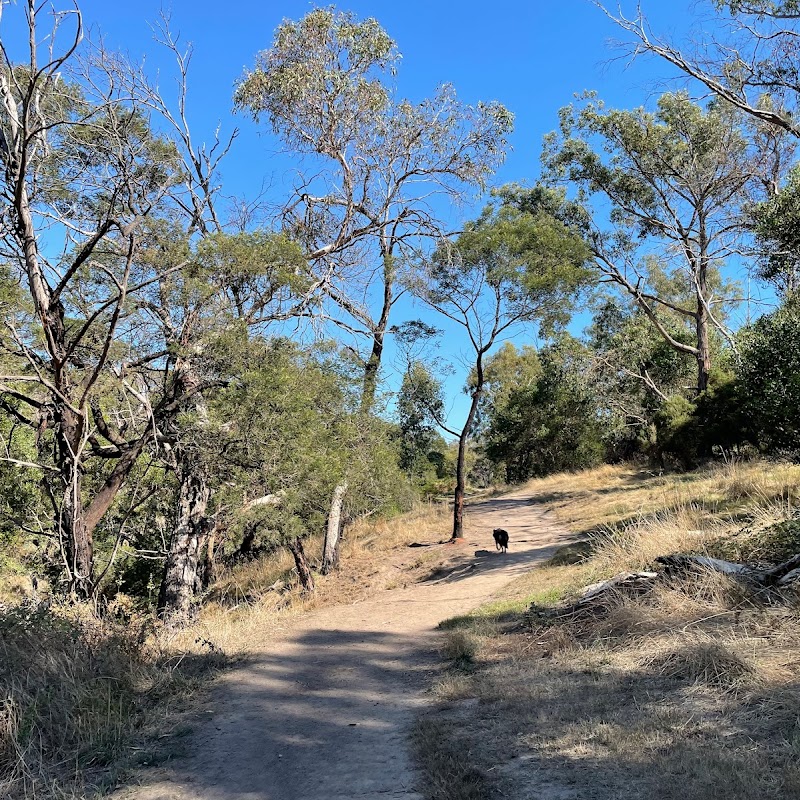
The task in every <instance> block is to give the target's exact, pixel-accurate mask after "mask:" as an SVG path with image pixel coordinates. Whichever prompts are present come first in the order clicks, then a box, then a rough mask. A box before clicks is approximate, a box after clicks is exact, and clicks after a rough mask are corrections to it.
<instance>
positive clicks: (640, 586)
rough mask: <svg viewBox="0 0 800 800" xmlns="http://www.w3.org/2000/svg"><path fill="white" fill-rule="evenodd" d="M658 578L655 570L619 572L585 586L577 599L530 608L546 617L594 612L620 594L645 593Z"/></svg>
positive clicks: (633, 594)
mask: <svg viewBox="0 0 800 800" xmlns="http://www.w3.org/2000/svg"><path fill="white" fill-rule="evenodd" d="M658 578H659V573H657V572H620V573H619V575H615V576H614V577H613V578H609V579H608V580H605V581H600V582H599V583H593V584H591V585H590V586H587V587H585V588H584V589H583V591H582V592H581V593H580V595H579V596H578V599H577V600H574V601H571V602H568V603H561V604H559V605H557V606H553V607H552V608H547V609H541V608H533V609H532V610H533V611H535V612H536V613H538V614H540V615H541V616H547V617H569V616H578V615H581V614H584V613H587V612H590V613H596V612H597V611H600V610H601V609H602V610H605V609H606V608H607V607H608V606H609V605H611V604H612V603H613V602H614V601H615V600H617V599H618V598H619V596H620V595H621V594H624V595H626V596H628V597H633V596H640V595H643V594H646V593H647V592H649V591H650V590H651V589H652V588H653V587H654V586H655V584H656V582H657V581H658Z"/></svg>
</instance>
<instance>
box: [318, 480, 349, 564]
mask: <svg viewBox="0 0 800 800" xmlns="http://www.w3.org/2000/svg"><path fill="white" fill-rule="evenodd" d="M346 493H347V481H345V482H344V483H340V484H339V485H338V486H337V487H336V488H335V489H334V490H333V499H332V500H331V510H330V513H329V514H328V527H327V528H326V530H325V546H324V548H323V551H322V568H321V569H320V572H321V573H322V574H323V575H327V574H328V573H329V572H330V571H331V570H332V569H335V568H336V565H337V564H338V563H339V541H340V539H341V535H342V528H343V527H344V518H343V517H342V505H343V504H344V496H345V494H346Z"/></svg>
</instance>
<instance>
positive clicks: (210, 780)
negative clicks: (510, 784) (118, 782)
mask: <svg viewBox="0 0 800 800" xmlns="http://www.w3.org/2000/svg"><path fill="white" fill-rule="evenodd" d="M465 523H466V524H465V528H466V531H465V542H464V544H463V545H457V546H451V545H442V547H452V553H453V558H451V559H450V560H449V562H448V565H447V569H446V570H445V571H444V572H443V573H442V574H441V575H440V576H439V577H438V578H436V579H433V580H428V581H425V582H422V583H416V584H414V585H413V586H408V587H407V588H404V589H393V590H383V591H379V592H377V593H376V594H374V595H372V596H370V597H369V598H368V599H366V600H362V601H360V602H357V603H354V604H352V605H339V606H333V607H329V608H325V609H321V610H318V611H314V612H311V613H309V614H308V615H306V616H305V617H302V618H300V619H299V620H298V621H297V623H296V624H293V625H292V628H291V630H290V631H289V632H286V633H282V634H281V635H280V637H279V638H277V639H276V640H275V641H273V642H272V643H271V645H270V646H269V647H268V648H266V649H265V650H264V651H263V652H259V653H256V654H254V655H253V656H252V657H251V658H250V659H249V660H248V662H247V663H246V664H244V665H243V666H241V667H239V668H237V669H234V670H232V671H231V672H229V673H227V674H226V675H225V676H224V677H223V678H222V679H221V680H220V681H219V682H218V683H217V685H216V687H215V688H214V690H213V691H212V692H211V696H210V698H209V701H208V706H207V707H208V709H209V710H208V711H207V712H206V713H205V714H204V716H205V717H206V719H204V720H203V721H202V722H200V723H199V724H198V725H197V726H196V728H195V730H194V733H193V735H192V738H191V740H190V742H189V745H188V754H187V755H186V756H185V757H183V758H180V759H177V760H175V761H173V762H171V763H169V764H168V765H167V766H165V767H160V768H154V769H151V770H149V771H146V772H144V773H143V774H142V775H140V776H139V780H140V784H139V785H138V786H136V787H131V788H129V789H127V790H125V791H124V792H123V793H122V794H121V795H118V798H119V800H123V798H124V799H125V800H362V799H366V798H374V799H375V800H422V795H421V794H419V793H418V792H417V787H416V777H417V776H416V774H415V772H414V768H413V766H412V763H411V759H410V755H409V748H408V733H409V730H410V728H411V725H412V723H413V720H414V718H415V715H416V713H417V712H418V711H419V709H420V708H421V706H422V705H423V704H424V702H425V698H424V690H425V688H426V687H427V686H428V685H429V683H430V678H431V673H432V672H433V671H434V670H435V668H436V646H437V637H436V632H435V629H436V626H437V625H438V623H439V622H441V621H442V620H444V619H447V618H448V617H452V616H454V615H457V614H463V613H466V612H467V611H469V610H471V609H473V608H475V607H476V606H478V605H480V604H481V603H484V602H486V601H487V600H490V599H491V598H492V597H493V596H494V595H496V594H497V593H498V591H499V590H500V589H502V587H503V586H504V585H505V584H507V583H508V582H509V581H510V580H512V579H513V578H515V577H516V576H518V575H520V574H522V573H524V572H526V571H527V570H529V569H530V568H531V566H533V565H534V564H535V563H537V562H539V561H541V560H543V559H545V558H547V557H548V556H549V555H550V554H551V553H552V552H553V550H554V549H555V548H557V547H559V546H560V545H562V544H564V543H565V542H567V541H569V540H570V538H571V534H570V533H568V532H567V531H565V530H563V529H561V528H559V527H558V526H557V525H556V524H555V523H554V522H552V521H551V520H550V519H549V518H548V517H547V516H546V515H545V514H544V513H543V512H542V510H541V509H540V508H538V507H537V506H535V505H532V504H531V502H530V498H529V496H528V495H527V494H525V493H521V492H517V493H514V494H508V495H504V496H502V497H497V498H493V499H490V500H486V501H483V502H478V503H474V504H471V505H469V506H468V507H467V510H466V516H465ZM494 527H503V528H506V529H507V530H508V531H509V533H510V535H511V544H510V547H509V552H508V553H507V554H505V555H502V554H500V553H497V552H496V551H495V550H494V543H493V540H492V536H491V531H492V528H494Z"/></svg>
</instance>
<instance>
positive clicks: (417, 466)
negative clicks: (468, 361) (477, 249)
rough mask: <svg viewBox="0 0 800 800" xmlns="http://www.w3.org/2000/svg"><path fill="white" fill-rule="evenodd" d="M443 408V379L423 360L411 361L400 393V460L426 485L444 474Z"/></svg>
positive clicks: (402, 464)
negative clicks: (422, 361) (429, 368)
mask: <svg viewBox="0 0 800 800" xmlns="http://www.w3.org/2000/svg"><path fill="white" fill-rule="evenodd" d="M443 412H444V401H443V399H442V397H441V386H440V385H439V383H438V382H437V381H436V380H435V379H434V378H433V376H432V375H431V374H430V371H429V370H428V369H427V367H426V366H425V365H424V364H423V363H421V362H414V363H412V364H410V365H409V367H408V369H407V371H406V374H405V375H404V376H403V384H402V386H401V387H400V393H399V395H398V397H397V416H398V423H399V431H398V433H399V439H400V441H399V445H400V462H399V463H400V468H401V469H403V470H404V471H405V472H406V473H407V474H408V475H410V476H411V477H412V478H414V479H415V480H417V481H418V482H420V484H421V485H423V487H424V485H425V484H426V483H431V482H432V481H434V480H435V479H437V478H443V477H444V453H445V449H446V447H445V443H444V440H443V439H442V437H441V435H440V434H439V432H438V430H437V424H436V420H437V419H439V420H441V419H442V416H443Z"/></svg>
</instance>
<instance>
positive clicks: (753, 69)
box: [598, 0, 800, 188]
mask: <svg viewBox="0 0 800 800" xmlns="http://www.w3.org/2000/svg"><path fill="white" fill-rule="evenodd" d="M598 5H600V4H599V3H598ZM704 5H706V6H708V7H710V8H711V9H712V10H713V11H714V12H715V14H716V21H717V22H718V23H719V25H718V26H716V29H717V31H718V32H719V33H718V34H717V35H713V34H710V31H711V30H712V28H711V26H710V25H709V23H708V22H706V23H705V24H704V28H703V29H704V33H706V34H707V35H705V36H704V40H703V42H702V45H700V46H697V45H693V44H692V43H690V42H687V43H686V45H685V47H681V46H680V45H678V44H676V43H673V42H671V41H669V40H668V39H666V38H664V37H662V36H659V35H658V34H657V33H655V32H654V31H653V29H652V27H651V26H650V24H649V23H648V20H647V17H646V14H645V11H644V9H646V4H641V5H639V6H637V13H636V15H635V16H634V17H633V18H631V19H629V18H626V17H625V16H623V15H622V14H621V13H618V14H614V13H611V12H608V11H606V13H607V14H608V16H609V17H610V18H611V19H612V20H614V22H616V23H617V24H618V25H619V26H620V27H621V28H622V29H623V30H625V31H626V32H627V33H629V34H631V35H632V38H633V43H632V44H631V45H630V49H631V51H632V53H633V54H634V55H640V54H643V53H651V54H654V55H657V56H659V57H661V58H663V59H664V60H666V61H668V62H669V63H670V64H672V65H673V66H675V67H677V68H678V69H679V70H680V71H682V72H683V73H685V74H686V75H688V76H689V77H691V78H693V79H695V80H697V81H699V82H700V83H701V84H703V85H704V86H705V87H706V88H707V89H709V90H711V92H713V94H715V95H716V96H717V97H719V98H720V99H722V100H724V101H726V102H727V103H729V104H730V105H732V106H733V107H734V108H737V109H738V110H739V111H741V112H743V113H744V114H746V115H748V116H750V117H752V118H753V119H754V120H757V121H758V122H760V123H763V124H764V125H765V126H766V128H767V129H770V128H773V129H779V130H783V131H786V132H788V133H789V134H791V135H792V136H794V137H800V123H799V122H798V119H799V118H798V111H800V108H799V107H798V101H800V62H798V58H797V37H798V34H800V27H798V23H800V6H798V4H797V2H796V0H782V1H779V2H775V0H711V2H707V3H705V4H704ZM601 8H602V6H601ZM779 142H780V139H773V144H774V145H776V146H777V145H778V144H779ZM775 186H776V188H777V184H775Z"/></svg>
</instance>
